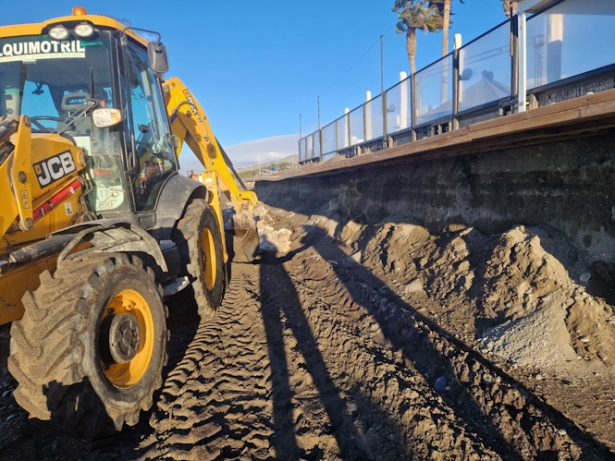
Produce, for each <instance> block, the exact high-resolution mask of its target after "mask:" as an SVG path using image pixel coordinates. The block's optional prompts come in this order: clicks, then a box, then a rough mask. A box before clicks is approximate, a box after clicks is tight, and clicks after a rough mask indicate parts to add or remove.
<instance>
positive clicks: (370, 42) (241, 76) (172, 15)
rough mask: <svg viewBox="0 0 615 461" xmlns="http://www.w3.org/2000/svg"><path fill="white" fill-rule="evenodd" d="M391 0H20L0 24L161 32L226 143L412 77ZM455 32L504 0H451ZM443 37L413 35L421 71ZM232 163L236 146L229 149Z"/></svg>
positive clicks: (498, 13) (468, 35) (326, 116)
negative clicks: (101, 25)
mask: <svg viewBox="0 0 615 461" xmlns="http://www.w3.org/2000/svg"><path fill="white" fill-rule="evenodd" d="M393 3H394V2H393V0H385V1H376V0H355V1H353V2H342V1H340V0H310V1H306V2H282V1H281V0H261V1H258V2H240V3H234V2H229V1H228V0H173V1H171V2H162V1H151V0H150V1H144V0H121V1H120V0H105V1H100V0H98V1H89V0H81V1H79V0H72V1H71V0H54V1H53V2H50V1H48V0H35V1H31V0H30V1H29V0H23V1H21V2H19V3H16V4H15V5H13V7H11V8H5V9H3V13H2V18H1V19H0V24H2V25H5V24H17V23H28V22H40V21H44V20H46V19H50V18H53V17H57V16H64V15H70V13H71V9H72V7H73V6H75V5H81V6H84V7H85V8H86V9H87V10H88V13H90V14H105V15H108V16H113V17H115V18H125V19H128V20H130V22H131V24H132V25H133V26H135V27H141V28H145V29H153V30H157V31H159V32H160V33H161V34H162V38H163V42H165V44H166V45H167V49H168V51H169V56H170V64H171V70H170V72H169V73H168V74H167V76H172V75H177V76H178V77H179V78H180V79H182V80H183V81H184V82H185V83H186V84H187V85H188V87H189V88H190V89H191V90H192V92H193V93H194V94H195V95H196V97H197V98H198V99H199V101H200V102H201V104H202V106H203V108H204V109H205V111H206V112H207V114H208V116H209V119H210V123H211V125H212V129H213V130H214V132H215V134H216V136H217V137H218V139H219V140H220V142H221V143H222V144H223V145H224V146H234V145H237V144H242V145H244V147H245V143H248V142H250V141H254V140H260V139H263V138H272V137H279V136H285V138H287V139H292V136H290V135H297V138H298V134H299V129H300V123H299V119H300V115H301V120H302V122H301V130H302V132H303V134H304V135H305V134H307V133H309V132H312V131H314V130H315V129H316V128H317V123H318V105H317V99H318V97H320V119H321V124H323V125H324V124H326V123H328V122H330V121H332V120H334V119H336V118H337V117H339V116H341V115H342V114H343V113H344V108H346V107H348V108H350V109H352V108H355V107H357V106H359V105H360V104H361V103H362V102H363V101H364V100H365V92H366V91H367V90H369V91H371V92H372V95H374V96H375V95H377V94H378V93H380V36H381V35H383V42H384V52H383V55H384V84H385V88H388V87H390V86H393V85H394V84H395V83H397V82H398V81H399V72H400V71H406V72H408V71H409V64H408V58H407V54H406V48H405V37H404V36H403V35H399V34H396V33H395V24H396V15H395V13H393V12H392V11H391V7H392V5H393ZM453 11H454V13H455V14H454V17H453V25H452V29H451V43H452V36H453V34H454V33H461V34H462V36H463V42H464V43H467V42H469V41H470V40H472V39H473V38H476V37H477V36H479V35H481V34H482V33H484V32H486V31H487V30H489V29H491V28H492V27H494V26H496V25H497V24H499V23H501V22H502V21H504V20H505V19H506V17H505V16H504V13H503V11H502V6H501V1H500V0H465V3H464V4H461V3H460V1H459V0H453ZM441 40H442V38H441V35H440V34H429V35H425V34H423V33H422V32H419V45H418V47H419V48H418V55H417V68H418V69H420V68H422V67H424V66H426V65H427V64H429V63H431V62H433V61H435V60H437V59H438V57H439V56H440V53H441ZM229 151H230V152H231V157H232V149H229Z"/></svg>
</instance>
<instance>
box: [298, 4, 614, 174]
mask: <svg viewBox="0 0 615 461" xmlns="http://www.w3.org/2000/svg"><path fill="white" fill-rule="evenodd" d="M613 29H615V2H612V1H603V0H562V1H560V2H557V3H555V4H554V5H551V6H549V7H548V8H547V9H545V10H543V11H540V12H537V13H535V14H533V15H532V16H531V17H526V14H520V15H518V16H515V17H513V18H512V19H510V20H507V21H505V22H503V23H501V24H499V25H498V26H496V27H494V28H493V29H491V30H489V31H488V32H486V33H484V34H483V35H481V36H480V37H478V38H476V39H475V40H473V41H471V42H470V43H468V44H466V45H464V46H459V45H457V44H456V46H455V49H454V50H453V52H451V53H449V54H448V55H447V56H444V57H443V58H441V59H439V60H437V61H436V62H434V63H432V64H430V65H428V66H427V67H425V68H423V69H421V70H420V71H418V72H416V73H415V74H414V75H411V76H409V77H406V78H403V79H402V80H401V81H400V82H399V83H397V84H396V85H394V86H393V87H391V88H389V89H388V90H386V91H384V93H383V94H380V95H378V96H376V97H374V98H373V99H371V100H369V101H367V102H365V103H364V104H362V105H360V106H359V107H357V108H355V109H353V110H351V111H349V110H347V111H346V113H345V114H344V115H343V116H341V117H339V118H338V119H336V120H334V121H333V122H331V123H329V124H328V125H326V126H324V127H323V128H321V129H319V130H317V131H315V132H313V133H311V134H309V135H307V136H305V137H303V138H301V139H300V140H299V162H300V163H306V162H318V161H324V160H327V159H328V158H331V157H333V156H336V155H343V156H345V157H353V156H355V155H361V154H365V153H369V152H374V151H378V150H382V149H385V148H388V147H392V146H395V145H399V144H404V143H407V142H412V141H415V140H417V139H421V138H424V137H429V136H433V135H436V134H440V133H444V132H447V131H450V130H455V129H458V128H460V127H466V126H469V125H471V124H473V123H478V122H481V121H484V120H489V119H493V118H497V117H502V116H506V115H508V114H511V113H515V112H522V111H525V110H527V109H528V108H529V109H531V108H534V107H539V106H542V105H547V104H552V103H556V102H560V101H564V100H567V99H571V98H574V97H578V96H583V95H585V94H588V93H595V92H598V91H604V90H607V89H611V88H614V87H615V48H614V47H610V46H606V44H609V43H610V41H611V37H610V32H611V31H612V30H613ZM456 42H457V40H456ZM383 99H384V100H383ZM385 112H386V113H385Z"/></svg>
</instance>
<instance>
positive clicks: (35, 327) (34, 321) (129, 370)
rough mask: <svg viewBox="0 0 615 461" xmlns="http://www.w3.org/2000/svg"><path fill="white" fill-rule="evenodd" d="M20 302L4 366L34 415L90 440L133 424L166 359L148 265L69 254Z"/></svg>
mask: <svg viewBox="0 0 615 461" xmlns="http://www.w3.org/2000/svg"><path fill="white" fill-rule="evenodd" d="M23 303H24V307H25V313H24V316H23V318H22V319H21V320H19V321H16V322H14V323H13V325H12V327H11V355H10V357H9V362H8V366H9V371H10V372H11V374H12V375H13V376H14V377H15V379H16V380H17V382H18V386H17V389H16V391H15V399H16V400H17V402H18V403H19V404H20V405H21V406H22V407H23V408H24V409H26V410H27V411H28V412H29V413H30V415H31V417H33V418H35V419H37V420H39V421H40V422H41V423H42V424H43V425H44V426H46V427H47V428H49V429H51V430H54V431H56V432H59V433H62V434H66V435H71V436H78V437H85V438H92V437H95V436H97V435H99V434H101V433H105V432H108V430H111V431H113V430H117V431H119V430H121V429H122V427H123V425H124V423H126V424H128V425H134V424H136V423H137V422H138V419H139V414H140V412H141V410H148V409H149V408H150V407H151V406H152V401H153V394H154V391H155V390H156V389H157V388H159V387H160V386H161V385H162V367H163V365H164V363H165V360H166V340H167V329H166V309H165V306H164V305H163V303H162V298H161V294H160V291H159V288H158V285H157V284H156V283H155V280H154V274H153V272H152V270H151V269H149V268H146V267H144V266H143V264H142V262H141V261H140V260H139V259H137V258H130V257H128V256H127V255H124V254H115V253H113V254H106V255H102V254H96V255H88V256H86V257H83V258H79V259H75V260H65V261H63V264H62V266H61V268H59V269H58V270H57V271H56V272H55V274H54V275H53V276H51V274H50V273H49V272H47V271H45V272H43V273H42V274H41V285H40V287H39V288H38V289H37V290H36V291H35V292H27V293H26V294H25V295H24V297H23Z"/></svg>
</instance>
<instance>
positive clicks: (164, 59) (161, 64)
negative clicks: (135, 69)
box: [147, 42, 169, 74]
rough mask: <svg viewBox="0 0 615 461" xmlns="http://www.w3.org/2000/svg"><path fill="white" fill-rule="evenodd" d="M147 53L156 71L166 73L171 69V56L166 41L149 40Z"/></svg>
mask: <svg viewBox="0 0 615 461" xmlns="http://www.w3.org/2000/svg"><path fill="white" fill-rule="evenodd" d="M147 55H148V56H149V62H150V65H151V66H152V70H153V71H154V72H156V73H159V74H164V73H165V72H168V71H169V57H168V55H167V48H166V46H164V43H162V42H149V43H148V44H147Z"/></svg>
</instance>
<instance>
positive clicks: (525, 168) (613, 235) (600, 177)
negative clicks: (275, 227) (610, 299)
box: [255, 132, 615, 264]
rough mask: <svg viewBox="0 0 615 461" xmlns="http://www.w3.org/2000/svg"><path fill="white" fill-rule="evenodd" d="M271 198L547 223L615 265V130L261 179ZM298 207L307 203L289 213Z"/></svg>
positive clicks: (503, 225) (365, 214)
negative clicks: (446, 155) (281, 177)
mask: <svg viewBox="0 0 615 461" xmlns="http://www.w3.org/2000/svg"><path fill="white" fill-rule="evenodd" d="M255 190H256V192H257V194H258V195H259V199H260V200H261V201H263V202H265V203H267V204H269V205H272V206H275V207H279V208H288V207H289V206H290V203H294V204H296V203H297V201H298V200H299V201H301V202H302V203H304V206H305V207H309V208H310V209H311V210H314V209H315V208H314V207H320V206H323V205H324V204H327V203H329V204H330V206H331V207H336V208H337V209H338V210H339V214H340V216H339V217H340V222H341V223H342V224H343V223H344V222H347V221H349V220H354V221H356V222H360V223H367V224H369V223H376V222H378V221H379V220H381V219H382V218H384V217H385V216H388V215H404V216H408V217H411V218H413V219H415V220H416V221H418V222H419V223H421V224H422V225H424V226H426V227H427V228H429V229H430V230H433V231H436V232H438V231H442V230H443V229H444V228H445V227H446V226H448V225H451V224H453V225H456V224H460V225H465V226H473V227H475V228H477V229H478V230H480V231H482V232H483V233H487V234H491V233H496V232H502V231H504V230H506V229H509V228H510V227H512V226H514V225H517V224H523V225H527V226H536V225H538V226H546V227H549V228H551V229H553V230H554V231H558V232H561V233H563V234H564V235H565V236H566V237H567V239H568V240H569V241H570V243H571V244H572V245H573V246H574V247H575V248H576V249H577V250H578V252H579V257H580V258H581V259H582V260H583V261H584V262H585V263H587V264H592V263H596V262H602V263H606V264H612V263H614V262H615V137H614V136H613V134H612V133H610V132H608V133H604V132H603V133H602V134H600V135H596V136H586V137H575V138H573V139H571V140H566V141H562V140H560V141H557V142H552V143H545V142H543V143H541V144H537V145H530V146H523V147H514V148H503V149H499V150H493V151H486V152H481V153H478V154H469V155H463V156H458V157H454V158H440V159H433V160H419V161H417V160H414V161H413V160H412V159H411V158H408V159H406V160H404V161H402V162H400V163H398V164H395V165H379V164H371V165H364V166H363V167H361V168H360V169H354V170H349V171H337V172H335V173H329V174H327V173H324V174H321V175H318V176H302V177H295V178H289V179H283V180H279V181H259V182H257V183H256V186H255ZM293 211H301V210H293Z"/></svg>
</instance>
